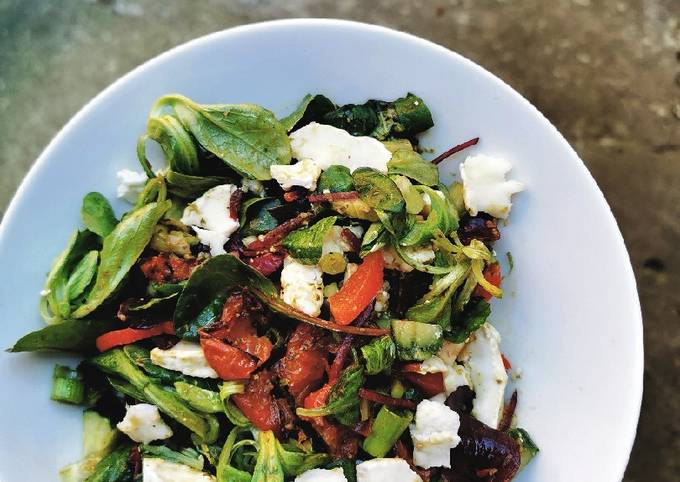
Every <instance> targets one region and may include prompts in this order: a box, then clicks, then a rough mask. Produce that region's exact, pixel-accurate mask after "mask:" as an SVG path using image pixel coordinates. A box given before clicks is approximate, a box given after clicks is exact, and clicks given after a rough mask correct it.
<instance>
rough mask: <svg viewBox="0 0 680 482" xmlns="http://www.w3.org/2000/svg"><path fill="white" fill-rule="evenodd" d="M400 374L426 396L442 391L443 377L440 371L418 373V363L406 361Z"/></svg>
mask: <svg viewBox="0 0 680 482" xmlns="http://www.w3.org/2000/svg"><path fill="white" fill-rule="evenodd" d="M401 371H402V376H403V377H404V378H405V379H406V380H408V381H409V382H411V383H412V384H414V385H415V386H416V387H418V388H419V389H420V390H421V391H422V392H423V393H424V394H425V395H426V396H428V397H434V396H435V395H437V394H438V393H442V392H443V391H444V377H443V376H442V374H441V373H420V363H407V364H405V365H404V366H403V367H402V368H401Z"/></svg>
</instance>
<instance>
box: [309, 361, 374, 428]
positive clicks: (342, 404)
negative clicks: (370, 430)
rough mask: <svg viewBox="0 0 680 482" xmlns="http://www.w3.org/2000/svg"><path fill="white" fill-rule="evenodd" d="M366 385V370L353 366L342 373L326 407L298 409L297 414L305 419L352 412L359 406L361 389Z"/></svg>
mask: <svg viewBox="0 0 680 482" xmlns="http://www.w3.org/2000/svg"><path fill="white" fill-rule="evenodd" d="M363 383H364V369H363V368H362V367H361V365H351V366H349V367H347V368H345V370H344V371H343V372H342V374H341V375H340V377H339V378H338V380H337V381H336V382H335V384H334V385H333V388H331V391H330V393H329V394H328V401H327V402H326V405H325V406H323V407H319V408H298V409H297V410H296V413H297V414H298V415H299V416H303V417H324V416H327V415H337V414H342V413H344V412H347V411H350V410H352V409H354V408H356V406H357V405H358V404H359V388H361V385H363Z"/></svg>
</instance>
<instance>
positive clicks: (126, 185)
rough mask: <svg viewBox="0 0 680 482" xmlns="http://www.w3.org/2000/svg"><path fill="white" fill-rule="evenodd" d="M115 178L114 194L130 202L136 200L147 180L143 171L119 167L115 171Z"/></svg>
mask: <svg viewBox="0 0 680 482" xmlns="http://www.w3.org/2000/svg"><path fill="white" fill-rule="evenodd" d="M116 179H118V189H117V190H116V194H117V195H118V197H119V198H121V199H125V200H126V201H127V202H129V203H132V204H134V203H135V202H137V198H138V197H139V195H140V194H141V192H142V191H143V190H144V186H145V185H146V181H148V180H149V178H148V177H147V175H146V174H145V173H143V172H137V171H131V170H130V169H121V170H120V171H118V172H117V173H116Z"/></svg>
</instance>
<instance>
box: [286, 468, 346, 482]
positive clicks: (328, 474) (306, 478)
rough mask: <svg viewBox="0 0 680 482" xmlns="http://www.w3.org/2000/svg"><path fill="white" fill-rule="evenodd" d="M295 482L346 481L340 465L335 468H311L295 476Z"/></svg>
mask: <svg viewBox="0 0 680 482" xmlns="http://www.w3.org/2000/svg"><path fill="white" fill-rule="evenodd" d="M295 482H347V478H346V477H345V474H344V472H343V471H342V469H341V468H340V467H338V468H336V469H331V470H328V469H312V470H308V471H307V472H305V473H303V474H300V475H298V476H297V477H295Z"/></svg>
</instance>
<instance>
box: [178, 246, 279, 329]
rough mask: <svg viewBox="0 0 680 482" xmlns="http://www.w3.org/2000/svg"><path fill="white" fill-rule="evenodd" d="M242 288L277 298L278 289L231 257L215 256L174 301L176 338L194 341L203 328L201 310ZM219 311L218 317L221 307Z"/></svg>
mask: <svg viewBox="0 0 680 482" xmlns="http://www.w3.org/2000/svg"><path fill="white" fill-rule="evenodd" d="M242 286H248V287H253V288H256V289H258V290H260V291H262V292H264V293H266V294H268V295H270V296H276V295H277V289H276V287H275V286H274V284H273V283H272V282H271V281H270V280H268V279H267V278H265V277H264V276H262V275H261V274H260V273H259V272H258V271H256V270H254V269H253V268H251V267H250V266H248V265H246V264H245V263H243V262H242V261H240V260H239V259H238V258H235V257H234V256H232V255H230V254H221V255H219V256H214V257H212V258H210V259H209V260H207V261H206V262H204V263H203V264H202V265H201V266H199V267H198V268H196V269H195V270H194V272H193V273H192V274H191V277H190V278H189V281H188V282H187V285H186V286H185V288H184V290H183V291H182V294H181V295H180V297H179V300H178V301H177V308H176V309H175V315H174V324H175V331H176V332H177V335H178V336H180V337H182V338H185V339H189V340H196V339H197V333H196V332H197V330H198V328H200V327H201V326H204V325H200V326H199V323H200V319H199V315H201V314H202V313H205V312H204V310H206V308H208V307H210V306H211V304H214V303H215V300H216V299H218V297H220V296H224V295H225V294H226V292H227V291H229V290H230V289H232V288H236V287H242ZM222 305H224V299H222ZM219 310H220V311H219V312H220V313H221V307H220V308H219ZM212 312H214V310H213V311H212Z"/></svg>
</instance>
